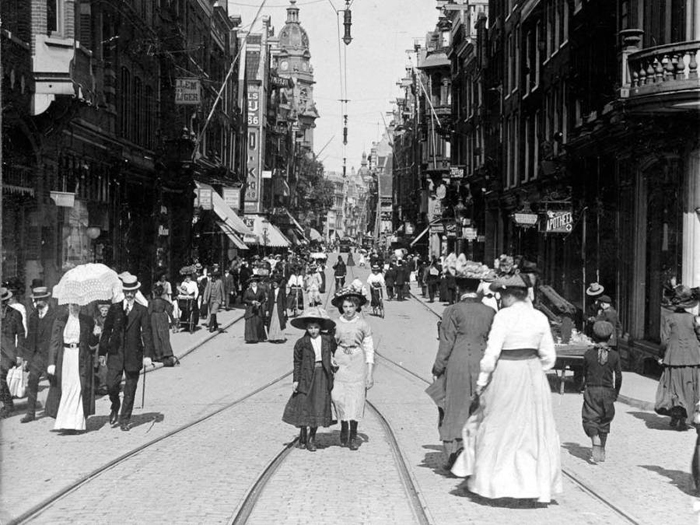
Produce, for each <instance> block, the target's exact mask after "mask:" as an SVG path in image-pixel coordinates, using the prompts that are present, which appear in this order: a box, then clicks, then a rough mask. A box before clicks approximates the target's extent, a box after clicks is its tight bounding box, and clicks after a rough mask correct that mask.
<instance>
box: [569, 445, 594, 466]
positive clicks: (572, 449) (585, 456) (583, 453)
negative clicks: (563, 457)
mask: <svg viewBox="0 0 700 525" xmlns="http://www.w3.org/2000/svg"><path fill="white" fill-rule="evenodd" d="M561 446H562V447H564V448H565V449H566V450H567V451H568V452H569V454H571V455H572V456H574V457H576V458H578V459H582V460H583V461H585V462H586V463H588V464H590V465H593V464H594V463H593V462H592V461H591V448H590V447H583V446H581V445H580V444H578V443H571V442H570V443H562V445H561Z"/></svg>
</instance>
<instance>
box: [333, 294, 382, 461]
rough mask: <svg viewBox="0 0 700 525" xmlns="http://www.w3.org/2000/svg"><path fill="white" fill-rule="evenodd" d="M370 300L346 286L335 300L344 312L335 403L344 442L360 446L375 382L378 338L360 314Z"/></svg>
mask: <svg viewBox="0 0 700 525" xmlns="http://www.w3.org/2000/svg"><path fill="white" fill-rule="evenodd" d="M366 302H367V298H366V297H365V295H364V294H363V293H362V291H361V290H356V289H354V288H343V289H341V290H339V291H338V292H336V294H335V296H334V297H333V300H332V301H331V303H332V304H333V306H335V307H336V308H338V311H339V312H340V313H341V314H342V315H341V316H340V318H339V319H338V323H337V324H336V327H335V342H336V344H337V345H338V349H337V350H336V353H335V361H336V363H337V364H338V371H337V372H336V374H335V381H334V386H333V394H332V395H333V404H334V405H335V408H336V411H337V412H338V419H340V425H341V428H340V445H341V446H349V447H350V450H357V449H358V448H359V441H358V439H357V424H358V421H360V420H361V419H362V416H363V415H364V412H365V396H366V392H367V390H368V389H370V388H372V386H373V385H374V377H373V371H374V341H373V340H372V329H371V328H370V326H369V324H368V323H367V321H365V320H364V319H363V318H362V316H361V315H360V308H361V307H362V306H363V305H364V304H365V303H366Z"/></svg>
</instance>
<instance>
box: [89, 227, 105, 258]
mask: <svg viewBox="0 0 700 525" xmlns="http://www.w3.org/2000/svg"><path fill="white" fill-rule="evenodd" d="M101 233H102V230H101V229H100V228H99V226H90V227H89V228H88V229H87V230H85V234H86V235H87V236H88V239H90V243H91V244H92V262H97V243H96V242H95V241H96V240H97V238H98V237H99V236H100V234H101Z"/></svg>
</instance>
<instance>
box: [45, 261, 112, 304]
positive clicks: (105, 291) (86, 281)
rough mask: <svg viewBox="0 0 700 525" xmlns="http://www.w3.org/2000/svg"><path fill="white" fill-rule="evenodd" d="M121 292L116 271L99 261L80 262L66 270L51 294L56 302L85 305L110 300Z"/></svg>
mask: <svg viewBox="0 0 700 525" xmlns="http://www.w3.org/2000/svg"><path fill="white" fill-rule="evenodd" d="M121 293H122V282H121V281H120V280H119V276H118V275H117V272H115V271H114V270H112V269H111V268H109V267H108V266H105V265H104V264H99V263H89V264H81V265H80V266H76V267H75V268H73V269H71V270H68V271H67V272H66V273H65V274H64V275H63V277H61V280H60V281H59V282H58V284H57V285H56V286H54V287H53V296H54V297H55V298H56V299H57V300H58V304H79V305H81V306H85V305H87V304H89V303H91V302H93V301H98V300H103V301H111V300H112V299H113V298H114V297H116V296H118V295H119V294H121Z"/></svg>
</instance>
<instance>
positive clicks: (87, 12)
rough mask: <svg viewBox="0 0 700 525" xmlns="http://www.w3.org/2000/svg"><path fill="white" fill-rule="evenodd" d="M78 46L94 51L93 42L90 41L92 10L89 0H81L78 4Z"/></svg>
mask: <svg viewBox="0 0 700 525" xmlns="http://www.w3.org/2000/svg"><path fill="white" fill-rule="evenodd" d="M79 31H80V33H79V38H80V44H81V45H82V46H83V47H86V48H88V49H90V50H93V51H94V50H95V46H94V42H93V41H92V8H91V7H90V3H89V0H81V2H80V28H79Z"/></svg>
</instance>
